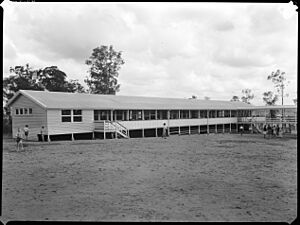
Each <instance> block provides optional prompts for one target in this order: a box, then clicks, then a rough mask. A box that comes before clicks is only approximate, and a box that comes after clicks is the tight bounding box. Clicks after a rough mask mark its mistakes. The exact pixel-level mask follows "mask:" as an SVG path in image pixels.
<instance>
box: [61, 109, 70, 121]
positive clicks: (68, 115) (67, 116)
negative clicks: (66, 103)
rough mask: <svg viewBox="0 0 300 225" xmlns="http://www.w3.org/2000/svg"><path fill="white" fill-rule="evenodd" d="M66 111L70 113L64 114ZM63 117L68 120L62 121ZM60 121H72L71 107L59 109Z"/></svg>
mask: <svg viewBox="0 0 300 225" xmlns="http://www.w3.org/2000/svg"><path fill="white" fill-rule="evenodd" d="M66 111H69V112H70V114H66V113H65V112H66ZM65 119H68V120H67V121H64V120H65ZM69 120H70V121H69ZM61 122H62V123H71V122H72V110H71V109H62V110H61Z"/></svg>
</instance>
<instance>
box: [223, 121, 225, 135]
mask: <svg viewBox="0 0 300 225" xmlns="http://www.w3.org/2000/svg"><path fill="white" fill-rule="evenodd" d="M224 133H225V124H224V123H223V134H224Z"/></svg>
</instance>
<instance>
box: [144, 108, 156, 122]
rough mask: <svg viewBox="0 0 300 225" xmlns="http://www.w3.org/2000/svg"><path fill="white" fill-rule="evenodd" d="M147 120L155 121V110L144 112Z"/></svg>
mask: <svg viewBox="0 0 300 225" xmlns="http://www.w3.org/2000/svg"><path fill="white" fill-rule="evenodd" d="M144 119H145V120H155V110H145V111H144Z"/></svg>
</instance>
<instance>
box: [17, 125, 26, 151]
mask: <svg viewBox="0 0 300 225" xmlns="http://www.w3.org/2000/svg"><path fill="white" fill-rule="evenodd" d="M22 140H23V135H22V133H21V130H20V128H18V132H17V134H16V141H17V152H19V151H20V146H21V149H22V150H24V147H23V142H22Z"/></svg>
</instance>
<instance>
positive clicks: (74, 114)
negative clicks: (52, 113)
mask: <svg viewBox="0 0 300 225" xmlns="http://www.w3.org/2000/svg"><path fill="white" fill-rule="evenodd" d="M72 117H73V121H72V122H74V123H81V122H82V110H81V109H73V110H72ZM75 118H76V119H79V118H80V120H79V121H76V120H75Z"/></svg>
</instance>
